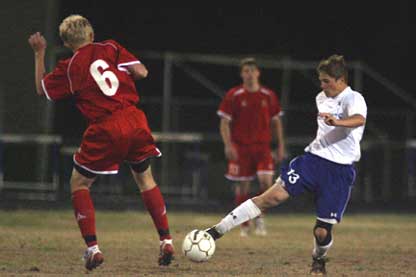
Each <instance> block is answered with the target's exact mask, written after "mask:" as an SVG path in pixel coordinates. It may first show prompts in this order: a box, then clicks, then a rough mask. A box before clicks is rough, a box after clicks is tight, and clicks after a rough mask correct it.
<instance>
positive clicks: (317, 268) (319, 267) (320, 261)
mask: <svg viewBox="0 0 416 277" xmlns="http://www.w3.org/2000/svg"><path fill="white" fill-rule="evenodd" d="M325 263H326V259H325V258H324V257H322V258H313V261H312V268H311V271H310V274H311V275H315V276H324V275H326V268H325Z"/></svg>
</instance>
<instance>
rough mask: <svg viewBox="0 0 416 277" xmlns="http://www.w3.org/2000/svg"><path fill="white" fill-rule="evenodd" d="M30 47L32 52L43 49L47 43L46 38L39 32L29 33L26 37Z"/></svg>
mask: <svg viewBox="0 0 416 277" xmlns="http://www.w3.org/2000/svg"><path fill="white" fill-rule="evenodd" d="M28 42H29V44H30V47H32V49H33V52H35V53H39V52H42V51H45V49H46V46H47V43H46V39H45V38H44V37H43V36H42V35H41V33H39V32H36V33H34V34H33V35H31V36H30V37H29V39H28Z"/></svg>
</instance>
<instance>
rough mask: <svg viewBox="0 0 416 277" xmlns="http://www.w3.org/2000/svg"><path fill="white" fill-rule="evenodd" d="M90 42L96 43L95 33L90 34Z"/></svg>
mask: <svg viewBox="0 0 416 277" xmlns="http://www.w3.org/2000/svg"><path fill="white" fill-rule="evenodd" d="M90 41H91V42H93V41H94V33H90Z"/></svg>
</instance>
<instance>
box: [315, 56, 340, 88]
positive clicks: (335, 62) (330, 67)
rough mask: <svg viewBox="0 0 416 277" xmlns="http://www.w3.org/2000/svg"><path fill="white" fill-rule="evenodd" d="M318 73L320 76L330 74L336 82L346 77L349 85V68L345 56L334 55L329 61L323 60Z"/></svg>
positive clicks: (317, 69)
mask: <svg viewBox="0 0 416 277" xmlns="http://www.w3.org/2000/svg"><path fill="white" fill-rule="evenodd" d="M316 71H317V72H318V74H319V73H325V74H328V75H329V76H330V77H332V78H335V79H336V80H338V79H339V78H341V77H344V80H345V82H346V83H348V68H347V63H346V62H345V59H344V56H341V55H332V56H330V57H329V58H328V59H325V60H322V61H321V62H320V63H319V65H318V67H317V68H316Z"/></svg>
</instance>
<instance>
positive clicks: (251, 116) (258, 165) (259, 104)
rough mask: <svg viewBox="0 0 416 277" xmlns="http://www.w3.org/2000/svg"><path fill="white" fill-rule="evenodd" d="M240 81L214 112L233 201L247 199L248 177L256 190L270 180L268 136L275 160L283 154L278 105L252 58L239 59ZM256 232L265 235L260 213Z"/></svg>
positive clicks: (245, 229)
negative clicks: (256, 184) (232, 186)
mask: <svg viewBox="0 0 416 277" xmlns="http://www.w3.org/2000/svg"><path fill="white" fill-rule="evenodd" d="M240 74H241V78H242V80H243V84H242V85H240V86H237V87H234V88H232V89H231V90H229V91H228V92H227V94H226V95H225V97H224V99H223V100H222V102H221V104H220V107H219V109H218V111H217V114H218V115H219V116H220V118H221V122H220V132H221V136H222V139H223V142H224V152H225V156H226V158H227V159H228V170H227V173H226V175H225V177H226V178H227V179H229V180H231V181H235V182H236V184H235V204H236V205H237V206H238V205H240V204H241V203H243V202H244V201H246V200H248V199H250V195H249V193H250V181H252V180H254V179H255V178H256V175H257V178H258V181H259V184H260V191H259V193H262V192H264V191H266V190H267V189H268V188H269V187H270V186H271V185H272V184H273V174H274V161H273V157H272V152H271V149H270V143H271V140H272V137H276V139H277V152H276V155H275V161H276V162H281V161H282V159H283V157H284V141H283V130H282V124H281V121H280V114H281V110H280V105H279V100H278V98H277V96H276V94H275V93H274V92H273V91H272V90H270V89H268V88H266V87H264V86H262V85H261V84H260V80H259V78H260V69H259V67H258V65H257V63H256V60H255V59H253V58H246V59H243V60H242V61H241V63H240ZM255 225H256V230H255V233H256V234H258V235H266V229H265V225H264V219H263V217H262V216H260V217H258V218H256V220H255ZM248 230H249V222H245V223H244V224H242V225H241V233H240V234H241V236H243V237H244V236H247V235H248Z"/></svg>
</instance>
